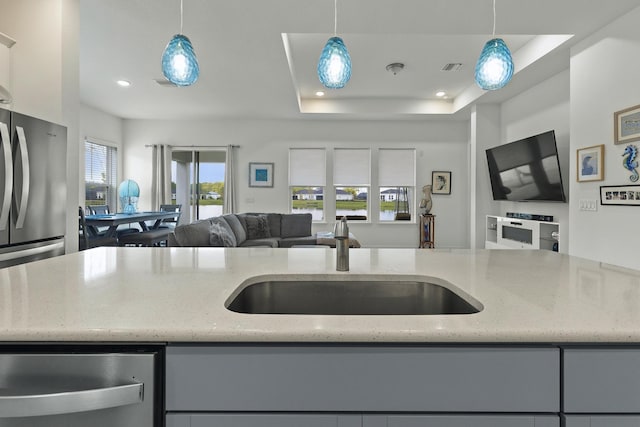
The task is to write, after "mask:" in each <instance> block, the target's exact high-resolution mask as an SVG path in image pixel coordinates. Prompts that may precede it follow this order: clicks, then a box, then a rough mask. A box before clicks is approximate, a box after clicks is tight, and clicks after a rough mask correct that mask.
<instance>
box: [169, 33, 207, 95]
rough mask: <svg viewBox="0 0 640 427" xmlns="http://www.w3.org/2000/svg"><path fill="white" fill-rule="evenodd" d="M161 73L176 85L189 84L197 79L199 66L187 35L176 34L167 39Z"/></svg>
mask: <svg viewBox="0 0 640 427" xmlns="http://www.w3.org/2000/svg"><path fill="white" fill-rule="evenodd" d="M162 73H163V74H164V76H165V77H166V79H167V80H169V81H170V82H171V83H173V84H174V85H177V86H190V85H192V84H194V83H195V82H196V80H198V76H199V75H200V67H199V66H198V59H197V58H196V54H195V52H194V50H193V46H192V45H191V40H189V38H188V37H187V36H185V35H182V34H176V35H175V36H173V38H172V39H171V41H169V43H168V44H167V47H166V48H165V49H164V52H163V54H162Z"/></svg>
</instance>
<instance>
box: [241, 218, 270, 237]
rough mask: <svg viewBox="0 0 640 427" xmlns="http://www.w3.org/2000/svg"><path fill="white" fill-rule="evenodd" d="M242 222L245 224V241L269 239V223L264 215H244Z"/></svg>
mask: <svg viewBox="0 0 640 427" xmlns="http://www.w3.org/2000/svg"><path fill="white" fill-rule="evenodd" d="M244 221H245V223H246V224H247V239H249V240H255V239H266V238H269V237H271V231H270V230H269V221H268V220H267V216H266V215H246V216H245V217H244Z"/></svg>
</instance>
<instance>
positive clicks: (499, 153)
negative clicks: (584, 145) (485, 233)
mask: <svg viewBox="0 0 640 427" xmlns="http://www.w3.org/2000/svg"><path fill="white" fill-rule="evenodd" d="M486 153H487V163H488V165H489V177H490V179H491V190H492V192H493V199H494V200H511V201H516V202H525V201H547V202H566V198H565V194H564V189H563V187H562V176H561V174H560V162H559V160H558V149H557V147H556V136H555V132H554V131H552V130H551V131H548V132H545V133H541V134H540V135H535V136H531V137H529V138H525V139H521V140H518V141H514V142H510V143H508V144H504V145H499V146H497V147H494V148H490V149H488V150H486Z"/></svg>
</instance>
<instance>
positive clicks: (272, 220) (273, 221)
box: [267, 213, 282, 237]
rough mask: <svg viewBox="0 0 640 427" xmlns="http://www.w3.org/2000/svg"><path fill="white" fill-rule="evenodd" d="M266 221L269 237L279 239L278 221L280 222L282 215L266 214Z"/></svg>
mask: <svg viewBox="0 0 640 427" xmlns="http://www.w3.org/2000/svg"><path fill="white" fill-rule="evenodd" d="M267 221H269V231H270V232H271V237H280V221H282V214H279V213H268V214H267Z"/></svg>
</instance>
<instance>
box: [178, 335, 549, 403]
mask: <svg viewBox="0 0 640 427" xmlns="http://www.w3.org/2000/svg"><path fill="white" fill-rule="evenodd" d="M166 363H167V369H166V376H167V377H166V380H167V388H166V408H167V410H168V411H187V412H195V411H223V412H229V411H238V412H271V411H278V412H298V411H304V412H332V413H336V412H360V413H363V412H385V413H390V412H524V413H533V412H547V413H549V412H559V409H560V382H559V381H558V379H559V378H560V352H559V349H557V348H552V347H540V348H522V347H422V346H378V347H374V346H366V345H363V346H342V345H340V346H338V345H336V346H331V345H323V346H297V345H296V346H287V345H266V344H265V345H246V346H241V345H238V346H227V345H219V346H213V345H212V346H169V347H168V348H167V361H166Z"/></svg>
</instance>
